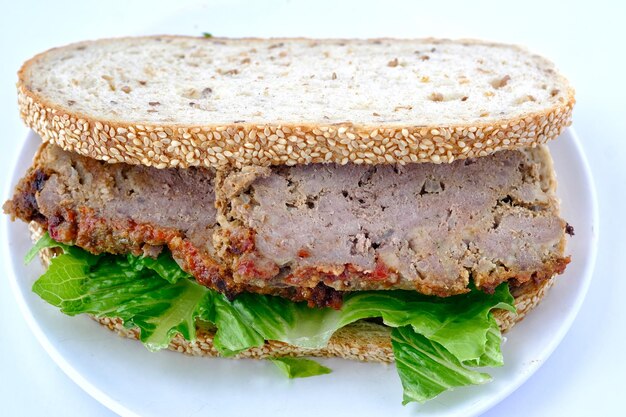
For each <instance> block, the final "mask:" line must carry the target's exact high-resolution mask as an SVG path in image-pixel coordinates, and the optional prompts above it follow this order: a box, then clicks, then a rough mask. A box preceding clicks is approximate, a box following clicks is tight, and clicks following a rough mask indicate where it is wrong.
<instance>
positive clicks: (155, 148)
mask: <svg viewBox="0 0 626 417" xmlns="http://www.w3.org/2000/svg"><path fill="white" fill-rule="evenodd" d="M162 38H168V37H162ZM169 38H172V39H173V40H176V39H180V37H169ZM122 40H123V39H120V40H119V41H120V42H121V41H122ZM225 41H226V42H231V43H236V42H237V41H238V40H219V39H213V40H210V41H206V42H225ZM239 41H244V40H239ZM245 41H246V42H248V43H250V45H251V46H253V45H254V42H257V43H258V44H259V45H264V43H263V42H267V40H263V39H256V40H255V39H247V40H245ZM273 41H276V42H278V43H277V44H280V42H293V41H297V40H294V39H276V40H273ZM299 41H300V42H305V41H306V42H314V43H318V42H319V43H322V44H323V43H324V42H326V43H332V42H338V41H339V40H299ZM341 41H342V42H351V41H350V40H341ZM381 41H384V40H369V42H371V43H376V42H379V43H380V42H381ZM389 41H390V42H397V43H399V44H400V43H403V42H409V41H407V40H389ZM430 42H432V43H433V44H437V45H439V43H441V44H442V45H445V44H446V43H450V42H453V41H447V40H430ZM458 42H460V43H462V44H463V45H465V44H467V45H474V44H476V45H492V44H489V43H485V42H480V41H458ZM87 44H89V43H87V42H85V43H81V44H77V45H87ZM493 45H496V44H493ZM75 47H76V45H75ZM512 48H516V47H512ZM53 51H54V50H52V51H48V52H44V53H43V54H40V55H37V56H35V57H33V58H32V59H31V60H29V61H27V62H26V63H25V64H24V65H23V66H22V68H21V70H20V71H19V73H18V78H19V81H18V104H19V110H20V115H21V117H22V119H23V120H24V122H25V123H26V125H27V126H29V127H30V128H32V129H33V130H34V131H35V132H37V133H38V134H39V135H40V136H41V137H42V138H43V139H44V140H45V141H49V142H53V143H55V144H57V145H59V146H60V147H62V148H63V149H65V150H68V151H73V152H77V153H79V154H82V155H87V156H90V157H93V158H96V159H101V160H105V161H109V162H125V163H129V164H143V165H148V166H155V167H158V168H166V167H182V168H186V167H191V166H205V167H213V168H224V167H242V166H244V165H261V166H268V165H296V164H310V163H320V162H327V163H329V162H332V163H338V164H347V163H356V164H407V163H417V162H433V163H449V162H452V161H454V160H455V159H464V158H474V157H480V156H485V155H489V154H491V153H494V152H497V151H499V150H503V149H516V148H522V147H534V146H537V145H539V144H543V143H546V142H547V141H549V140H551V139H554V138H556V137H557V136H559V134H560V133H561V132H562V130H563V129H564V128H565V127H566V126H569V125H570V124H571V116H572V108H573V106H574V103H575V99H574V90H573V89H572V88H571V87H570V86H569V83H568V82H567V80H565V79H564V78H563V77H562V76H560V75H559V74H557V73H555V72H553V73H551V74H555V75H553V77H554V79H556V80H559V85H561V86H562V87H560V88H562V89H561V92H559V93H558V94H557V93H555V94H557V96H556V98H558V99H559V100H555V101H552V102H551V103H550V104H549V105H546V106H545V107H542V108H541V110H540V111H535V110H533V111H528V112H526V113H522V114H521V115H519V113H518V114H517V115H516V116H514V117H509V116H510V114H509V116H507V114H506V113H505V114H503V115H501V116H498V117H495V116H494V117H491V118H489V119H485V120H483V121H481V120H473V121H469V122H464V123H457V124H450V123H443V124H436V123H435V122H430V123H426V124H419V123H420V121H419V120H416V124H410V123H407V121H406V120H414V118H413V119H411V118H409V119H406V120H404V121H402V122H391V121H381V122H376V120H377V116H374V117H372V118H371V121H368V120H369V118H367V119H361V120H360V121H353V122H338V123H335V122H334V120H333V122H332V123H331V122H329V123H324V122H323V121H321V120H313V121H303V122H301V121H298V120H297V119H296V120H294V121H293V122H289V119H286V120H287V122H282V123H277V122H275V120H278V119H273V118H267V120H265V119H262V123H258V122H254V123H253V122H245V121H239V120H237V121H233V122H223V123H222V122H220V123H218V124H216V123H206V124H186V123H170V122H155V123H153V122H150V121H149V119H146V121H145V122H143V121H142V122H137V121H125V120H124V118H116V119H115V120H106V119H105V118H104V117H99V116H93V115H91V114H83V113H81V112H79V111H76V110H72V105H70V104H65V103H58V102H54V101H53V100H52V99H50V98H49V97H48V96H47V95H46V92H45V91H43V92H40V91H37V89H35V88H33V87H32V83H31V81H30V80H29V75H28V72H29V68H30V67H32V66H33V65H36V64H37V62H38V60H41V59H44V58H45V56H46V54H47V53H49V52H53ZM42 57H43V58H42ZM546 65H547V64H546ZM398 68H400V67H398ZM549 70H550V71H553V69H552V68H549ZM551 76H552V75H551ZM498 82H499V84H497V85H496V86H495V87H494V89H497V88H500V85H501V84H506V83H507V82H508V81H507V79H506V77H505V78H502V79H500V80H498ZM494 91H495V90H494ZM557 91H558V90H557ZM149 104H150V106H149V107H155V108H156V107H163V106H160V103H159V102H150V103H149ZM74 107H76V105H74ZM259 110H262V109H259ZM374 110H376V109H374Z"/></svg>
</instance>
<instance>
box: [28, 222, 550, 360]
mask: <svg viewBox="0 0 626 417" xmlns="http://www.w3.org/2000/svg"><path fill="white" fill-rule="evenodd" d="M29 228H30V232H31V238H32V240H33V241H37V240H38V239H39V238H40V237H41V236H42V234H43V233H44V230H43V229H42V228H41V226H39V225H38V224H37V223H35V222H32V223H30V226H29ZM53 256H54V250H53V249H44V250H42V251H41V252H40V257H41V260H42V262H43V263H44V265H46V266H47V265H48V264H49V262H50V259H51V258H52V257H53ZM556 276H557V275H554V276H553V277H552V278H550V279H547V280H543V281H540V282H535V281H530V282H527V283H525V284H523V285H521V286H519V287H514V288H512V290H511V293H512V294H513V296H514V298H515V307H516V309H517V314H516V313H512V312H510V311H507V310H500V309H498V310H494V312H493V314H494V316H495V319H496V321H497V322H498V325H499V326H500V329H501V330H502V331H503V332H506V331H508V330H510V329H511V328H512V327H513V326H514V325H515V324H516V323H518V322H520V321H521V320H523V319H524V317H525V316H526V314H528V313H529V312H530V311H531V310H532V309H533V308H534V307H535V306H537V305H538V304H539V303H540V302H541V300H542V299H543V298H544V297H545V295H546V294H547V292H548V290H549V289H550V287H552V285H553V284H554V281H555V279H556ZM92 318H93V319H94V320H95V321H97V322H98V323H99V324H101V325H103V326H105V327H106V328H108V329H109V330H112V331H114V332H116V333H117V334H118V335H120V336H122V337H126V338H130V339H136V340H138V339H139V329H137V328H131V329H127V328H125V327H124V325H123V322H122V320H121V319H119V318H107V317H104V318H96V317H92ZM214 337H215V330H214V329H207V328H203V327H199V328H198V329H197V333H196V341H195V342H189V341H188V340H186V339H185V338H183V337H182V336H181V335H180V334H177V335H176V336H175V337H174V338H173V339H172V341H171V342H170V344H169V346H168V349H169V350H172V351H175V352H179V353H184V354H187V355H192V356H210V357H217V356H220V355H219V353H218V351H217V349H216V348H215V346H214V344H213V338H214ZM284 356H290V357H301V356H313V357H338V358H343V359H350V360H358V361H365V362H385V363H390V362H393V361H394V356H393V349H392V346H391V329H390V328H389V327H386V326H384V325H380V324H377V323H373V322H369V321H364V320H360V321H357V322H355V323H352V324H349V325H348V326H345V327H343V328H341V329H339V330H337V331H336V332H335V333H334V334H333V336H332V337H331V338H330V340H329V342H328V345H327V346H326V347H324V348H322V349H305V348H301V347H297V346H292V345H289V344H286V343H283V342H276V341H266V342H265V344H264V345H263V346H260V347H255V348H251V349H248V350H245V351H243V352H241V353H239V354H238V355H236V356H235V358H238V359H241V358H250V359H264V358H273V357H284Z"/></svg>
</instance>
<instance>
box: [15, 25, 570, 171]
mask: <svg viewBox="0 0 626 417" xmlns="http://www.w3.org/2000/svg"><path fill="white" fill-rule="evenodd" d="M18 101H19V106H20V114H21V116H22V118H23V119H24V121H25V122H26V124H27V125H28V126H29V127H31V128H33V129H34V130H35V131H36V132H37V133H38V134H40V135H41V136H42V137H43V138H44V139H45V140H47V141H52V142H54V143H56V144H57V145H60V146H61V147H62V148H64V149H66V150H71V151H75V152H78V153H80V154H83V155H87V156H90V157H93V158H98V159H103V160H107V161H110V162H126V163H130V164H143V165H150V166H156V167H159V168H165V167H187V166H207V167H215V168H220V167H224V166H229V165H230V166H236V167H240V166H243V165H250V164H254V165H295V164H306V163H313V162H335V163H339V164H346V163H348V162H350V163H357V164H359V163H365V164H384V163H401V164H403V163H410V162H435V163H441V162H452V161H453V160H454V159H459V158H470V157H478V156H484V155H488V154H490V153H493V152H496V151H498V150H500V149H514V148H519V147H527V146H536V145H537V144H541V143H544V142H546V141H548V140H549V139H553V138H555V137H556V136H558V135H559V134H560V132H561V131H562V129H563V128H564V127H565V126H567V125H569V123H570V119H571V112H572V107H573V105H574V102H575V100H574V91H573V89H572V87H571V86H570V85H569V83H568V81H567V80H566V79H565V78H564V77H563V76H561V75H560V74H559V73H558V72H557V71H556V70H555V68H554V66H553V64H552V63H551V62H549V61H547V60H546V59H544V58H542V57H540V56H537V55H534V54H532V53H530V52H528V51H526V50H524V49H522V48H519V47H516V46H510V45H502V44H495V43H486V42H480V41H469V40H458V41H454V40H441V39H418V40H398V39H369V40H356V39H349V40H348V39H332V40H331V39H326V40H315V39H224V38H195V37H182V36H151V37H137V38H120V39H104V40H98V41H88V42H81V43H77V44H73V45H69V46H65V47H61V48H55V49H51V50H49V51H47V52H44V53H42V54H39V55H37V56H35V57H33V58H32V59H31V60H29V61H27V62H26V63H25V64H24V65H23V67H22V68H21V70H20V72H19V81H18Z"/></svg>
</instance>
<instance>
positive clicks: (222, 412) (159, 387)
mask: <svg viewBox="0 0 626 417" xmlns="http://www.w3.org/2000/svg"><path fill="white" fill-rule="evenodd" d="M39 143H40V139H39V137H37V136H36V135H35V134H34V133H31V134H30V135H29V136H28V138H27V140H26V142H25V145H24V148H23V150H22V152H21V154H20V158H19V160H18V162H17V165H16V168H15V172H14V175H13V184H15V183H16V182H17V180H18V179H19V178H20V177H21V176H22V175H23V173H24V170H25V169H26V167H27V166H29V165H30V161H31V158H32V156H33V154H34V152H35V150H36V149H37V146H38V145H39ZM550 148H551V150H552V155H553V158H554V163H555V168H556V171H557V173H558V179H559V190H558V194H559V196H560V197H561V199H562V215H563V217H564V218H565V219H566V220H567V221H568V222H569V223H570V224H572V225H573V226H574V227H575V231H576V235H575V236H574V237H573V238H571V239H569V245H568V249H567V250H568V252H569V253H570V254H571V255H572V263H571V264H570V265H568V267H567V270H566V272H565V274H564V275H563V276H561V277H560V278H559V279H558V280H557V283H556V285H555V286H554V288H553V289H552V290H551V291H550V292H549V293H548V295H547V297H546V298H545V300H544V302H543V303H541V305H540V306H539V307H537V309H536V310H535V311H533V312H532V313H531V314H530V315H529V316H528V317H527V318H526V319H525V320H524V321H523V322H522V323H520V324H518V325H517V326H516V327H515V328H514V329H513V331H511V332H510V333H509V334H508V335H507V341H506V343H505V344H504V346H503V351H504V358H505V366H504V367H502V368H499V369H495V370H493V371H492V372H491V373H492V375H493V377H494V381H493V382H491V383H489V384H486V385H482V386H475V387H469V388H463V389H458V390H456V391H454V392H450V393H446V394H443V395H441V396H440V397H438V398H436V399H434V400H432V401H430V402H429V403H427V404H425V405H423V406H418V405H416V404H411V405H409V406H406V407H403V406H402V405H401V400H402V387H401V385H400V381H399V379H398V376H397V374H396V370H395V367H394V366H393V365H392V366H389V365H381V364H365V363H357V362H350V361H344V360H339V359H328V360H323V361H322V362H324V364H326V365H327V366H330V367H331V368H332V369H333V373H332V374H330V375H324V376H319V377H315V378H307V379H300V380H293V381H289V380H287V379H286V378H284V377H283V376H282V374H280V373H279V371H278V370H277V369H275V367H274V365H273V364H271V363H269V362H266V361H255V360H230V359H209V358H195V357H187V356H184V355H180V354H176V353H172V352H169V351H162V352H158V353H150V352H148V351H147V350H146V349H145V348H143V346H142V345H141V344H140V343H137V342H136V341H132V340H127V339H123V338H120V337H117V336H115V335H113V334H112V333H110V332H108V331H106V330H104V329H103V328H102V327H101V326H99V325H98V324H96V323H95V322H94V321H92V320H90V319H89V318H87V317H68V316H65V315H63V314H62V313H60V312H59V311H58V310H56V309H55V308H53V307H51V306H50V305H48V304H46V303H45V302H43V301H42V300H41V299H40V298H39V297H38V296H37V295H35V294H34V293H32V292H31V289H30V288H31V285H32V283H33V282H34V281H35V280H36V279H37V277H38V276H39V275H40V274H41V272H42V267H41V266H40V265H39V264H38V263H37V262H33V263H32V264H31V265H28V266H25V265H24V264H23V261H22V260H23V258H24V254H25V253H26V251H27V250H28V248H29V247H30V246H31V242H30V239H29V235H28V232H27V227H26V225H25V224H23V223H22V222H15V223H11V222H9V220H8V219H7V218H6V217H5V222H6V223H7V224H6V226H7V227H6V228H4V229H3V230H6V231H7V232H6V233H7V235H6V236H2V238H1V239H2V241H3V245H4V248H3V252H4V253H5V254H7V258H9V260H10V262H9V263H8V265H7V269H8V270H7V276H9V277H10V280H11V284H12V288H13V290H14V292H15V297H16V299H17V300H18V303H19V304H20V308H21V310H22V312H23V314H24V316H25V318H26V320H27V322H28V324H29V326H30V327H31V329H32V330H33V332H34V334H35V335H36V337H37V339H38V340H39V342H40V343H41V344H42V345H43V347H44V348H45V349H46V351H47V352H48V353H49V354H50V356H51V357H52V359H54V361H55V362H56V363H57V364H58V365H59V366H60V367H61V369H63V371H65V373H67V375H68V376H69V377H70V378H72V379H73V380H74V381H75V382H76V383H77V384H78V385H80V386H81V387H82V388H83V389H84V390H85V391H87V392H88V393H89V394H90V395H92V396H93V397H94V398H95V399H97V400H98V401H100V402H101V403H102V404H104V405H105V406H106V407H108V408H110V409H111V410H113V411H115V412H117V413H119V414H121V415H124V416H134V415H141V416H171V415H184V416H195V415H219V416H221V417H226V416H230V415H249V414H255V415H259V414H260V415H270V414H274V415H298V416H300V417H306V416H319V415H346V414H347V415H359V416H362V417H365V416H378V415H413V414H415V412H416V411H417V410H418V409H419V414H420V415H421V416H474V415H477V414H480V413H482V412H484V411H486V410H487V409H489V408H490V407H492V406H493V405H495V404H497V403H498V402H499V401H500V400H502V399H503V398H505V397H506V396H507V395H509V394H510V393H511V392H513V391H514V390H515V389H516V388H517V387H518V386H520V385H521V384H522V383H523V382H524V381H525V380H526V379H528V378H529V377H530V376H531V375H532V374H533V373H534V372H535V371H536V370H537V369H538V368H539V367H540V366H541V364H542V363H543V362H545V361H546V360H547V358H548V357H549V356H550V354H551V353H552V351H553V350H554V349H555V348H556V346H557V345H558V343H559V342H560V341H561V339H562V338H563V336H564V335H565V333H566V332H567V330H568V329H569V327H570V325H571V324H572V321H573V320H574V317H575V316H576V313H577V312H578V310H579V308H580V305H581V303H582V301H583V298H584V296H585V293H586V292H587V288H588V286H589V282H590V279H591V272H592V269H593V265H594V262H595V257H596V244H597V240H598V218H597V216H598V210H597V204H596V197H595V191H594V189H593V183H592V179H591V173H590V171H589V167H588V165H587V162H586V159H585V157H584V155H583V154H582V152H581V148H580V146H579V143H578V139H577V138H576V135H575V134H574V132H573V131H572V130H571V129H567V130H566V131H565V132H564V133H563V135H561V137H560V138H559V139H558V140H557V141H555V142H552V143H551V144H550Z"/></svg>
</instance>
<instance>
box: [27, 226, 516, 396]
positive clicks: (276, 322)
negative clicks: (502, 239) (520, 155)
mask: <svg viewBox="0 0 626 417" xmlns="http://www.w3.org/2000/svg"><path fill="white" fill-rule="evenodd" d="M45 247H60V248H62V249H63V251H64V253H63V254H61V255H59V256H57V257H55V258H53V259H52V261H51V264H50V266H49V268H48V270H47V271H46V272H45V273H44V274H43V275H42V276H41V277H40V278H39V279H38V280H37V281H36V282H35V284H34V285H33V291H34V292H36V293H37V294H39V295H40V296H41V297H42V298H43V299H44V300H46V301H47V302H49V303H50V304H52V305H55V306H57V307H59V308H60V309H61V311H63V312H64V313H66V314H69V315H75V314H80V313H89V314H93V315H95V316H96V317H119V318H121V319H122V320H123V321H124V325H125V326H127V327H129V328H130V327H135V326H136V327H138V328H139V331H140V339H141V341H142V342H144V344H145V345H146V346H147V347H148V349H150V350H157V349H162V348H165V347H166V346H167V345H168V344H169V342H170V341H171V339H172V338H173V337H174V336H175V335H176V334H181V335H182V336H183V337H184V338H185V339H187V340H189V341H194V340H195V338H196V324H197V322H198V321H204V322H209V323H212V324H214V325H215V327H216V329H217V331H216V334H215V337H214V344H215V347H216V349H217V350H218V351H219V352H220V353H221V354H222V355H224V356H230V355H234V354H237V353H238V352H241V351H242V350H245V349H248V348H251V347H258V346H262V345H263V344H264V343H265V341H266V340H275V341H281V342H285V343H289V344H291V345H295V346H299V347H302V348H322V347H325V346H326V345H327V343H328V340H329V339H330V337H331V336H332V335H333V333H334V332H335V331H337V330H338V329H340V328H342V327H344V326H346V325H348V324H350V323H353V322H355V321H357V320H361V319H368V318H380V319H382V321H383V323H384V324H385V325H387V326H389V327H392V328H394V330H393V333H392V346H393V350H394V354H395V355H396V360H397V366H398V373H399V375H400V378H401V380H402V384H403V387H404V389H405V397H404V400H405V403H406V402H408V401H419V402H421V401H425V400H426V399H428V398H432V397H434V396H436V395H438V394H439V393H441V392H443V391H444V390H447V389H451V388H453V387H456V386H461V385H469V384H478V383H484V382H486V381H487V380H488V375H486V374H483V373H479V372H476V371H473V370H471V369H469V368H470V367H482V366H500V365H502V353H501V351H500V344H501V334H500V329H499V327H498V325H497V323H496V321H495V319H494V317H493V315H492V314H491V311H492V310H493V309H496V308H503V309H507V310H511V311H515V309H514V307H513V302H514V300H513V297H512V296H511V294H510V292H509V289H508V286H507V285H506V284H503V285H501V286H499V287H498V288H497V289H496V290H495V292H494V293H493V294H486V293H483V292H481V291H478V290H472V291H470V292H469V293H467V294H463V295H459V296H454V297H448V298H439V297H430V296H424V295H420V294H417V293H416V292H412V291H369V292H357V293H353V294H349V295H347V296H346V297H345V300H344V304H343V307H342V308H341V310H334V309H329V308H325V309H319V308H309V307H308V306H307V305H306V303H294V302H291V301H289V300H285V299H283V298H279V297H273V296H267V295H260V294H242V295H240V296H239V297H238V298H237V299H235V300H234V301H230V300H228V299H227V298H226V297H225V296H224V295H222V294H220V293H217V292H215V291H212V290H209V289H207V288H205V287H203V286H201V285H199V284H197V283H196V282H195V281H194V280H193V279H192V277H191V276H190V275H188V274H187V273H185V272H184V271H182V269H180V267H179V266H178V264H177V263H176V262H175V261H174V260H173V259H172V257H171V255H170V254H169V253H163V254H161V255H160V256H159V257H158V258H157V259H152V258H143V257H134V256H132V255H128V256H114V255H92V254H90V253H88V252H86V251H84V250H82V249H79V248H77V247H69V246H66V245H62V244H58V243H56V242H54V241H53V240H52V239H50V238H49V237H48V236H47V235H46V236H45V237H44V238H42V239H41V240H40V241H39V242H38V243H37V244H36V245H35V249H33V250H31V251H30V252H29V254H28V258H31V259H32V257H33V256H34V255H33V254H34V253H36V251H37V250H41V249H42V248H45ZM275 363H277V366H280V367H281V368H282V369H283V370H284V371H286V372H288V374H289V375H291V376H292V377H297V376H308V374H311V375H312V374H314V373H315V372H318V373H319V372H323V371H322V370H321V369H322V368H323V367H321V368H319V369H318V368H316V367H315V366H314V365H311V363H308V362H306V361H304V362H302V361H298V360H291V359H276V360H275ZM278 363H280V365H278ZM313 363H314V362H313ZM323 369H326V368H323Z"/></svg>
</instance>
